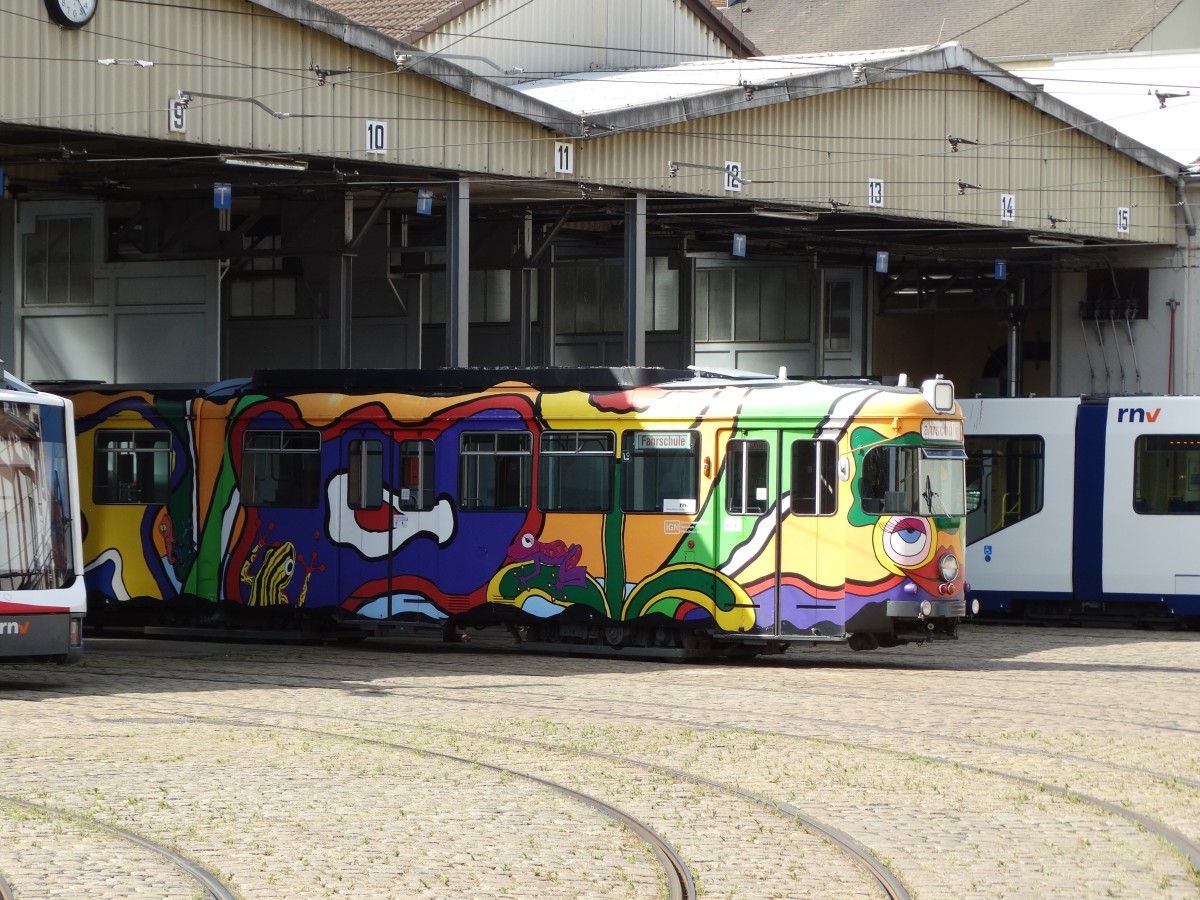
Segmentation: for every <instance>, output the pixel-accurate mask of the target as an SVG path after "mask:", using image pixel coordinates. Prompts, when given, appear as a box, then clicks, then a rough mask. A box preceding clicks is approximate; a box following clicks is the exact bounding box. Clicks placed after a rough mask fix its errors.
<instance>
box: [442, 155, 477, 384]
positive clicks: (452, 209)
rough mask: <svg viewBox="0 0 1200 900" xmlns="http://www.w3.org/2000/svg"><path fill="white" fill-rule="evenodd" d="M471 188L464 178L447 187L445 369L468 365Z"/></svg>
mask: <svg viewBox="0 0 1200 900" xmlns="http://www.w3.org/2000/svg"><path fill="white" fill-rule="evenodd" d="M470 211H471V185H470V182H468V181H467V179H465V178H460V179H458V181H453V182H451V183H450V191H449V193H448V195H447V196H446V365H448V366H465V365H467V334H468V330H469V326H470V323H471V304H470V298H469V297H468V290H469V287H470V283H471V268H470V262H471V260H470V244H471V227H470Z"/></svg>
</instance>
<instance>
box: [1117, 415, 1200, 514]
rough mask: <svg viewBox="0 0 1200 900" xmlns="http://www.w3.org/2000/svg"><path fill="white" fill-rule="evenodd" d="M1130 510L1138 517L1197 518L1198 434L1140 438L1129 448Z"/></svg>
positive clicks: (1199, 495)
mask: <svg viewBox="0 0 1200 900" xmlns="http://www.w3.org/2000/svg"><path fill="white" fill-rule="evenodd" d="M1133 508H1134V510H1135V511H1136V512H1137V513H1139V514H1140V515H1149V516H1157V515H1193V516H1194V515H1200V435H1195V434H1161V435H1158V434H1156V435H1143V436H1141V437H1139V438H1138V439H1137V442H1136V443H1135V444H1134V448H1133Z"/></svg>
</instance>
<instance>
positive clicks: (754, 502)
mask: <svg viewBox="0 0 1200 900" xmlns="http://www.w3.org/2000/svg"><path fill="white" fill-rule="evenodd" d="M769 465H770V450H769V448H768V446H767V442H766V441H742V440H733V441H730V442H729V444H728V446H727V447H726V450H725V511H726V512H727V513H729V514H730V515H734V516H758V515H762V514H763V513H765V512H766V511H767V506H768V501H767V488H768V479H769V475H768V472H769V468H768V467H769Z"/></svg>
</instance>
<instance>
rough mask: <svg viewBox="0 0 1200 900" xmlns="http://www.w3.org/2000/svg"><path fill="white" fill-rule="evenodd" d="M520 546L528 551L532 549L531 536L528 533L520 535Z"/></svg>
mask: <svg viewBox="0 0 1200 900" xmlns="http://www.w3.org/2000/svg"><path fill="white" fill-rule="evenodd" d="M521 546H522V547H524V548H525V549H526V550H529V549H531V548H532V547H533V535H532V534H530V533H529V532H528V531H527V532H525V533H524V534H523V535H521Z"/></svg>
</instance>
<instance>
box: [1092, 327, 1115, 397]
mask: <svg viewBox="0 0 1200 900" xmlns="http://www.w3.org/2000/svg"><path fill="white" fill-rule="evenodd" d="M1092 321H1093V322H1094V323H1095V325H1096V340H1097V341H1098V342H1099V344H1100V358H1101V359H1102V360H1103V361H1104V392H1105V393H1108V388H1109V385H1110V384H1111V383H1112V369H1110V368H1109V367H1108V352H1107V351H1106V350H1105V349H1104V332H1103V331H1101V330H1100V314H1099V313H1096V314H1095V316H1094V317H1093V318H1092Z"/></svg>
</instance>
